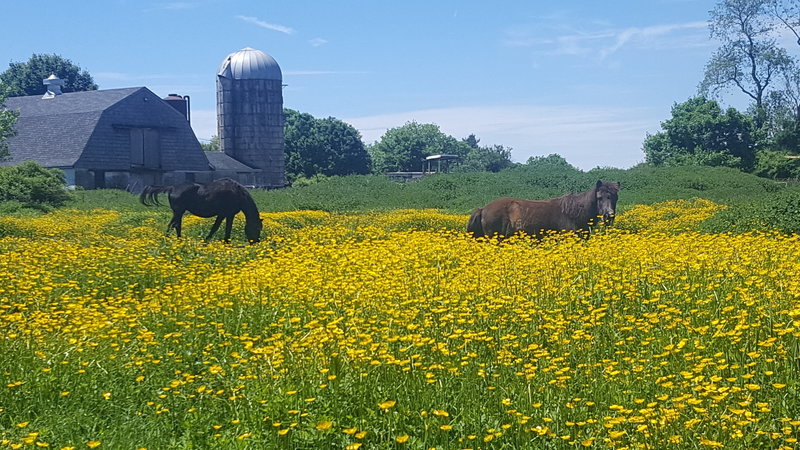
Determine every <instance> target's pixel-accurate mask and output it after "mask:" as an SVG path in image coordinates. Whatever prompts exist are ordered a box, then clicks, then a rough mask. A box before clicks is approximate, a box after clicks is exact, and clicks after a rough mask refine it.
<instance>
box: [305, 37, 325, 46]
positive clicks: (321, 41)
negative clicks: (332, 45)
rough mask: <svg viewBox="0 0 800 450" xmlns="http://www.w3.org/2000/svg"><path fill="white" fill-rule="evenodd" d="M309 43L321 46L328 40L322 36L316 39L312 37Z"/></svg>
mask: <svg viewBox="0 0 800 450" xmlns="http://www.w3.org/2000/svg"><path fill="white" fill-rule="evenodd" d="M308 43H309V44H311V45H312V46H313V47H319V46H321V45H325V44H327V43H328V41H327V40H326V39H322V38H314V39H311V40H310V41H308Z"/></svg>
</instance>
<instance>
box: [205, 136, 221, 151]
mask: <svg viewBox="0 0 800 450" xmlns="http://www.w3.org/2000/svg"><path fill="white" fill-rule="evenodd" d="M200 148H202V149H203V151H206V152H219V151H222V149H221V148H220V146H219V136H217V135H216V134H215V135H214V136H211V139H210V140H209V141H208V142H201V143H200Z"/></svg>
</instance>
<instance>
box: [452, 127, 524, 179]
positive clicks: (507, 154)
mask: <svg viewBox="0 0 800 450" xmlns="http://www.w3.org/2000/svg"><path fill="white" fill-rule="evenodd" d="M461 141H462V142H463V143H464V144H466V145H467V146H469V152H468V153H467V154H466V156H465V157H464V159H463V161H462V162H461V164H459V165H458V166H456V167H455V168H454V169H453V171H454V172H482V171H486V172H499V171H501V170H504V169H508V168H510V167H513V166H514V162H512V161H511V148H508V147H504V146H502V145H493V146H490V147H489V146H482V145H478V144H479V143H480V139H478V138H476V137H475V135H474V134H470V135H469V136H468V137H466V138H464V139H462V140H461Z"/></svg>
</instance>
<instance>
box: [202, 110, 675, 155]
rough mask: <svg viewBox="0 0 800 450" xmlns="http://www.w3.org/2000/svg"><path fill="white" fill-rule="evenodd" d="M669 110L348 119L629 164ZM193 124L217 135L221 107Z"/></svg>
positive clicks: (373, 133) (369, 127)
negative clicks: (428, 126) (430, 126)
mask: <svg viewBox="0 0 800 450" xmlns="http://www.w3.org/2000/svg"><path fill="white" fill-rule="evenodd" d="M663 114H664V112H663V111H650V110H646V109H643V108H584V107H574V106H553V107H547V106H471V107H460V108H442V109H428V110H420V111H408V112H401V113H396V114H382V115H375V116H367V117H352V118H344V119H342V120H343V121H344V122H347V123H349V124H351V125H353V126H354V127H355V128H356V129H358V130H359V132H361V136H362V138H363V139H364V143H366V144H370V143H373V142H375V141H377V140H379V139H380V138H381V136H383V134H384V133H385V132H386V130H388V129H390V128H397V127H400V126H403V125H404V124H406V123H408V122H411V121H417V122H419V123H434V124H436V125H438V126H439V128H440V129H441V130H442V132H443V133H445V134H448V135H451V136H453V137H456V138H458V139H461V138H465V137H467V136H469V135H470V134H475V136H476V137H477V138H478V139H480V140H481V145H503V146H506V147H511V148H512V149H513V150H512V152H511V156H512V159H513V160H515V161H518V162H525V161H527V159H528V158H529V157H531V156H544V155H549V154H551V153H558V154H559V155H561V156H563V157H564V158H566V159H567V161H569V163H570V164H572V165H574V166H576V167H578V168H581V169H584V170H588V169H591V168H594V167H597V166H610V167H619V168H626V167H630V166H633V165H635V164H637V163H639V162H642V161H644V154H643V153H642V151H641V148H642V142H643V141H644V139H645V136H646V134H647V133H655V132H656V131H658V129H659V123H660V119H659V118H658V117H661V116H663ZM191 120H192V129H194V132H195V135H196V136H197V138H198V139H201V140H208V139H210V138H211V136H214V135H215V134H217V118H216V111H215V110H213V109H198V110H194V109H193V110H192V119H191Z"/></svg>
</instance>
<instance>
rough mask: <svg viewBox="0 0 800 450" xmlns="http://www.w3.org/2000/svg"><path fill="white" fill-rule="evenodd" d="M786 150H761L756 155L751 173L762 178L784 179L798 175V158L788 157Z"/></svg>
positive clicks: (799, 174)
mask: <svg viewBox="0 0 800 450" xmlns="http://www.w3.org/2000/svg"><path fill="white" fill-rule="evenodd" d="M791 156H795V155H791V154H790V153H788V152H781V151H773V150H761V151H760V152H758V155H757V157H756V165H755V168H754V169H753V174H755V175H758V176H760V177H764V178H772V179H778V178H781V179H785V178H798V177H800V159H796V158H790V157H791Z"/></svg>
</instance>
